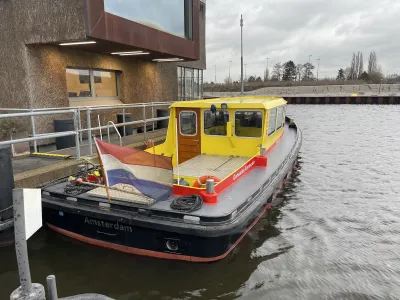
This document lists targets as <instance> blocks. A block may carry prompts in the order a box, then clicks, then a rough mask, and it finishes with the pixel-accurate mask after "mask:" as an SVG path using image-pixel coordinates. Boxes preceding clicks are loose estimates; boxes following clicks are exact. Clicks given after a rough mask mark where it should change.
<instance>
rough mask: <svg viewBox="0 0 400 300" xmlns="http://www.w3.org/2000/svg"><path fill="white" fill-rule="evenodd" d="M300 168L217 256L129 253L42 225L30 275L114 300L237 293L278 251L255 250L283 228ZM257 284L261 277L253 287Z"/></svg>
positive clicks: (64, 291) (62, 290)
mask: <svg viewBox="0 0 400 300" xmlns="http://www.w3.org/2000/svg"><path fill="white" fill-rule="evenodd" d="M300 169H301V160H299V162H298V167H297V169H295V170H293V172H292V176H291V178H290V179H288V180H287V182H286V184H285V185H284V188H283V192H282V193H281V194H280V195H279V196H278V197H280V198H281V199H282V200H281V203H277V205H276V206H275V207H274V208H273V209H272V210H271V211H269V212H268V214H266V215H264V217H263V218H261V219H260V221H259V222H258V223H257V224H256V225H255V226H254V227H253V229H252V230H251V231H250V232H249V233H248V234H247V235H246V236H245V237H244V238H243V240H242V241H241V242H240V243H239V245H238V246H237V247H236V248H235V249H234V251H232V253H230V254H229V255H228V257H226V258H225V259H223V260H221V261H217V262H213V263H206V264H199V263H187V262H180V261H170V260H161V259H154V258H146V257H141V256H133V255H128V254H124V253H120V252H116V251H112V250H108V249H103V248H99V247H95V246H91V245H87V244H84V243H81V242H78V241H75V240H73V239H70V238H67V237H64V236H62V235H60V234H57V233H55V232H53V231H51V230H49V229H47V228H45V229H42V230H41V231H40V232H39V233H38V235H37V236H35V237H34V238H33V239H32V241H31V242H30V243H29V248H30V249H29V251H30V258H31V265H32V267H31V268H32V273H33V277H34V278H35V279H37V280H36V281H39V279H40V280H41V281H42V282H43V280H44V279H45V277H46V276H47V275H49V274H55V275H56V276H57V283H58V286H59V294H60V296H68V295H71V294H80V293H85V292H96V293H102V294H106V295H108V296H110V297H114V298H115V299H118V300H119V299H122V300H126V299H191V298H193V299H216V298H217V297H218V299H232V298H236V297H237V296H240V292H239V290H240V289H241V288H242V287H243V285H244V284H245V283H246V282H247V281H248V279H249V277H250V275H251V274H252V273H253V272H254V271H255V270H256V269H257V267H258V265H260V263H262V262H264V261H266V260H269V259H273V258H274V257H276V255H279V254H266V255H262V254H261V255H260V254H259V253H256V254H255V252H257V249H258V248H260V247H262V246H263V245H264V244H265V243H268V240H269V239H271V238H275V237H277V236H279V235H280V234H281V232H280V229H279V227H278V226H276V225H277V222H279V219H280V213H281V212H280V210H281V208H282V206H284V205H285V202H286V201H288V200H287V199H286V196H285V195H286V194H290V193H292V192H294V190H295V189H296V183H297V182H298V175H299V173H300ZM204 246H205V247H207V245H204ZM282 251H287V250H285V249H284V250H282ZM260 286H262V283H261V285H256V287H255V288H258V287H260Z"/></svg>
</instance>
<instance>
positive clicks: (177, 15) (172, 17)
mask: <svg viewBox="0 0 400 300" xmlns="http://www.w3.org/2000/svg"><path fill="white" fill-rule="evenodd" d="M104 11H105V12H107V13H110V14H113V15H115V16H119V17H122V18H124V19H127V20H130V21H134V22H137V23H140V24H142V25H145V26H149V27H152V28H154V29H156V30H160V31H164V32H168V33H170V34H173V35H176V36H179V37H182V38H186V39H190V40H191V39H192V36H193V0H168V1H165V0H151V1H149V0H119V1H115V0H104Z"/></svg>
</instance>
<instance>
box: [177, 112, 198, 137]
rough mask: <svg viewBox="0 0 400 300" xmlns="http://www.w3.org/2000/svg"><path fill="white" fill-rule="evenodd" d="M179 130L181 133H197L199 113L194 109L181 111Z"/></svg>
mask: <svg viewBox="0 0 400 300" xmlns="http://www.w3.org/2000/svg"><path fill="white" fill-rule="evenodd" d="M179 131H180V133H181V135H196V134H197V114H196V113H195V112H194V111H181V112H180V114H179Z"/></svg>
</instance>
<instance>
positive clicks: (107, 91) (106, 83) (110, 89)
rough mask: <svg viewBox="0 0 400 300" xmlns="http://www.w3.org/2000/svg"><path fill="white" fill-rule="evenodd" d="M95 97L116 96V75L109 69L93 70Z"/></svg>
mask: <svg viewBox="0 0 400 300" xmlns="http://www.w3.org/2000/svg"><path fill="white" fill-rule="evenodd" d="M93 76H94V91H95V92H96V97H117V96H118V94H117V75H116V73H115V72H109V71H93Z"/></svg>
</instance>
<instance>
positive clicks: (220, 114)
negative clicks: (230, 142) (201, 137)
mask: <svg viewBox="0 0 400 300" xmlns="http://www.w3.org/2000/svg"><path fill="white" fill-rule="evenodd" d="M227 122H229V112H227V111H217V112H216V113H212V112H211V111H210V110H205V111H204V133H205V134H207V135H226V123H227Z"/></svg>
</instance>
